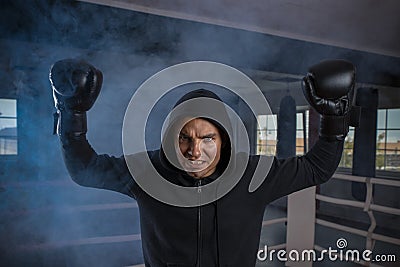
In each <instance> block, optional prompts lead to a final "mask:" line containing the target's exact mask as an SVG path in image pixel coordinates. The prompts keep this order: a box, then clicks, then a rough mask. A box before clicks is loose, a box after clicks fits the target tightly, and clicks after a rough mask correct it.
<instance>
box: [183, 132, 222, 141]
mask: <svg viewBox="0 0 400 267" xmlns="http://www.w3.org/2000/svg"><path fill="white" fill-rule="evenodd" d="M179 135H180V136H182V137H188V138H192V137H191V136H189V135H187V134H185V133H182V132H181V133H180V134H179ZM216 135H217V134H216V133H209V134H206V135H203V136H200V138H201V139H203V138H213V137H215V136H216Z"/></svg>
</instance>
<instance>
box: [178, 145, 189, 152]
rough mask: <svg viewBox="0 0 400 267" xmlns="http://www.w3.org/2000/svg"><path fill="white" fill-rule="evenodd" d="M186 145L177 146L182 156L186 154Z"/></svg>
mask: <svg viewBox="0 0 400 267" xmlns="http://www.w3.org/2000/svg"><path fill="white" fill-rule="evenodd" d="M188 147H189V146H188V145H185V144H179V150H180V151H181V153H182V154H183V155H184V154H185V153H186V151H187V150H188Z"/></svg>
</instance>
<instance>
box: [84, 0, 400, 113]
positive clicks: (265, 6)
mask: <svg viewBox="0 0 400 267" xmlns="http://www.w3.org/2000/svg"><path fill="white" fill-rule="evenodd" d="M80 1H82V2H88V3H94V4H99V5H104V6H110V7H116V8H122V9H126V10H132V11H138V12H143V13H149V14H154V15H160V16H165V17H171V18H178V19H184V20H188V21H196V22H203V23H208V24H214V25H219V26H226V27H231V28H236V29H242V30H248V31H253V32H259V33H265V34H271V35H276V36H280V37H286V38H291V39H295V40H301V41H307V42H313V43H318V44H325V45H331V46H337V47H341V48H347V49H353V50H358V51H363V52H370V53H375V54H379V55H385V56H391V57H396V58H400V15H399V14H400V1H399V0H381V1H378V0H351V1H345V0H248V1H245V0H241V1H238V0H168V1H166V0H80ZM246 73H247V74H248V75H250V76H251V78H252V79H253V80H254V81H255V82H256V83H257V84H258V85H259V86H261V87H263V88H268V90H263V91H269V93H270V95H271V96H275V97H276V98H279V97H280V96H282V95H283V94H286V92H289V91H288V88H299V86H300V80H301V77H300V76H296V75H290V74H284V73H271V72H264V71H261V72H260V71H255V70H247V72H246ZM363 85H364V86H368V85H367V84H363ZM373 86H374V87H375V88H379V90H380V95H384V96H386V97H381V98H379V107H380V108H393V107H398V106H399V104H398V103H399V94H398V91H397V90H396V89H397V88H393V87H385V86H379V85H376V84H374V85H373ZM290 91H291V94H294V95H296V94H297V95H298V98H299V99H302V102H301V103H299V105H300V106H303V105H307V103H306V101H305V99H303V98H302V93H301V92H300V91H299V90H297V89H296V90H292V89H291V90H290ZM267 93H268V92H267ZM278 100H279V99H278ZM277 103H278V102H277Z"/></svg>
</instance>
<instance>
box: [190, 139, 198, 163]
mask: <svg viewBox="0 0 400 267" xmlns="http://www.w3.org/2000/svg"><path fill="white" fill-rule="evenodd" d="M200 142H201V141H200V140H194V141H193V142H191V144H190V148H189V151H188V154H189V155H190V156H192V157H193V158H195V159H198V158H200V157H201V148H200Z"/></svg>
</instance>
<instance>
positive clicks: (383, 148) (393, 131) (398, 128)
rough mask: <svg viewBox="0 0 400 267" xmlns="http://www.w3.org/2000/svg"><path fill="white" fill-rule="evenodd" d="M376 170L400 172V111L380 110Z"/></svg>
mask: <svg viewBox="0 0 400 267" xmlns="http://www.w3.org/2000/svg"><path fill="white" fill-rule="evenodd" d="M376 169H377V170H388V171H400V109H380V110H378V125H377V135H376Z"/></svg>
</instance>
